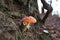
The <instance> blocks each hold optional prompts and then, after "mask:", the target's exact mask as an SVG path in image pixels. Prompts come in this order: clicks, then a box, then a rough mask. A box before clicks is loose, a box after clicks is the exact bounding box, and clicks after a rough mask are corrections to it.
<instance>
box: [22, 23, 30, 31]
mask: <svg viewBox="0 0 60 40" xmlns="http://www.w3.org/2000/svg"><path fill="white" fill-rule="evenodd" d="M29 28H30V23H29V24H27V25H26V27H25V28H24V30H23V32H25V31H26V30H27V29H29Z"/></svg>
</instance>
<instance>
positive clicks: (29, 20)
mask: <svg viewBox="0 0 60 40" xmlns="http://www.w3.org/2000/svg"><path fill="white" fill-rule="evenodd" d="M22 21H23V23H24V24H25V25H27V24H31V23H36V22H37V20H36V19H35V18H34V17H32V16H29V17H24V18H23V19H22Z"/></svg>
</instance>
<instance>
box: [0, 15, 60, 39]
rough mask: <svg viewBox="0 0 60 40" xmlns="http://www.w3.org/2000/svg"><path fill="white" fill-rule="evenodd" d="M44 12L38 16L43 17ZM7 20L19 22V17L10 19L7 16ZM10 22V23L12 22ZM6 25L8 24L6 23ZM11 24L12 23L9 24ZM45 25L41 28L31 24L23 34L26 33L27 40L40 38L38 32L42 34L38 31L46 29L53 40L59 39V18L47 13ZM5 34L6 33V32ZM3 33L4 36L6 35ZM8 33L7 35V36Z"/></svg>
mask: <svg viewBox="0 0 60 40" xmlns="http://www.w3.org/2000/svg"><path fill="white" fill-rule="evenodd" d="M44 15H45V14H41V15H40V17H41V18H43V16H44ZM1 17H2V16H0V26H2V24H1V23H2V22H3V21H4V20H3V19H2V18H1ZM7 20H8V21H14V22H15V23H17V22H18V23H19V20H20V19H19V18H18V19H12V18H8V19H7ZM8 21H7V22H8ZM14 22H12V23H14ZM7 25H8V24H7ZM10 25H12V24H10ZM13 26H15V24H13ZM45 26H46V27H47V28H46V29H45V28H41V27H40V25H32V27H31V28H30V29H29V30H28V31H27V32H25V33H24V35H26V37H27V39H28V40H40V39H39V38H40V34H42V33H41V32H40V30H41V29H42V30H48V31H49V32H50V33H51V36H52V39H53V40H60V18H59V17H57V16H52V15H49V17H48V18H47V20H46V22H45ZM1 32H2V29H1V27H0V33H1ZM6 35H7V34H6ZM6 35H5V36H6ZM8 36H10V35H7V37H8Z"/></svg>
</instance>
